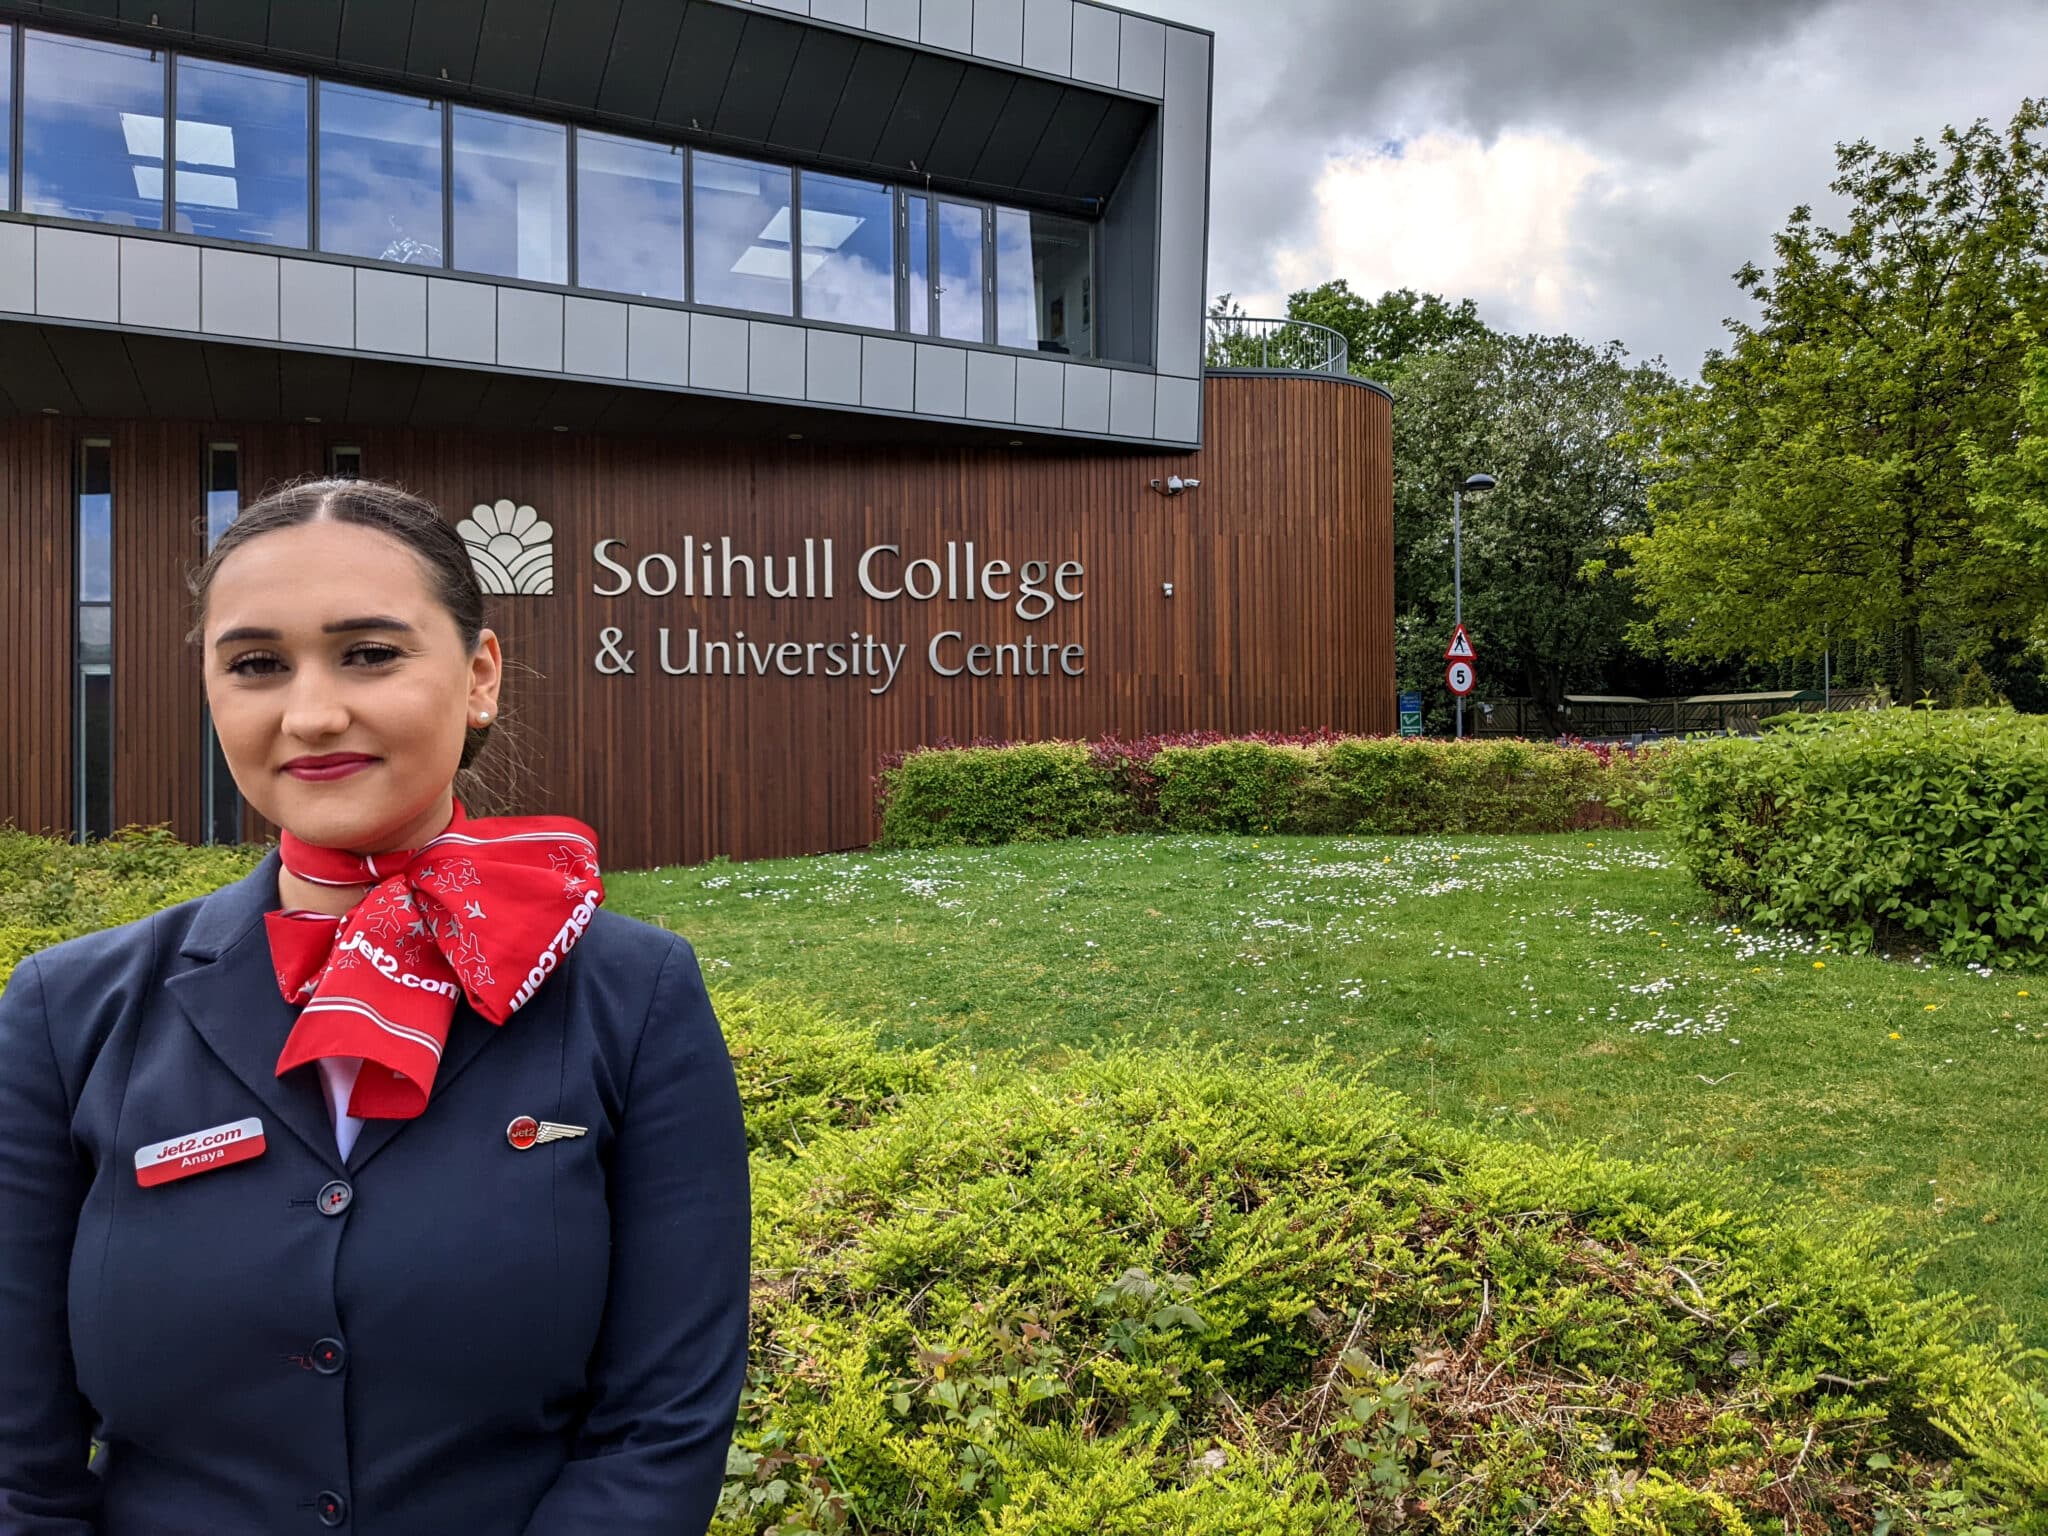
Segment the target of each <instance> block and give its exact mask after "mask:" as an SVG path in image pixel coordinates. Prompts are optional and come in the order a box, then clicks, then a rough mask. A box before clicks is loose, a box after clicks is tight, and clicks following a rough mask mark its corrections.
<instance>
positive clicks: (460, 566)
mask: <svg viewBox="0 0 2048 1536" xmlns="http://www.w3.org/2000/svg"><path fill="white" fill-rule="evenodd" d="M307 523H353V524H354V525H355V526H357V527H359V528H374V529H375V530H376V531H377V532H379V533H383V534H388V535H390V536H391V537H392V538H394V539H396V540H398V542H399V543H401V544H403V545H404V546H405V547H406V548H407V549H409V550H411V551H412V553H413V555H414V557H415V558H416V559H417V560H418V561H419V562H420V565H421V567H422V569H423V570H424V571H425V572H426V577H427V586H428V588H429V590H431V591H432V592H433V594H434V598H435V600H436V601H437V602H439V603H440V605H441V606H442V607H443V608H445V609H447V610H448V616H449V617H450V618H452V619H454V620H455V631H456V633H457V634H458V635H459V636H460V637H461V639H462V648H463V650H464V651H465V652H468V651H473V650H474V649H475V648H476V642H477V636H478V635H480V634H481V633H482V632H483V627H484V594H483V588H482V587H481V586H479V585H478V584H477V579H476V568H475V567H474V566H472V565H471V564H470V562H469V551H468V549H467V548H465V547H464V545H463V542H462V536H461V535H460V534H459V533H457V532H456V531H455V528H454V525H453V524H451V523H450V522H448V521H447V519H445V518H444V517H442V516H441V512H440V509H439V508H437V507H436V506H435V505H434V504H433V503H432V502H431V501H428V500H427V499H426V498H425V497H424V496H415V495H414V494H413V493H412V492H411V491H408V490H405V489H404V488H403V487H401V486H396V485H389V484H387V483H385V482H384V481H381V480H298V481H294V482H293V483H291V484H289V485H284V486H280V487H279V488H278V489H276V490H274V491H272V492H270V494H269V495H267V496H264V497H263V498H261V499H260V500H258V501H257V502H255V503H254V504H253V505H251V506H250V507H248V508H247V509H246V510H244V511H242V512H240V513H238V514H237V515H236V517H235V520H234V521H233V522H232V523H230V524H228V526H227V528H226V529H225V530H224V531H223V532H222V534H221V536H220V538H219V540H218V541H217V542H216V543H215V544H214V546H213V548H212V549H210V550H209V551H207V555H206V558H205V560H203V561H202V562H200V564H199V566H198V567H197V568H196V569H195V570H194V571H193V572H192V574H191V576H190V577H189V578H188V580H187V585H189V586H190V587H191V589H192V600H193V623H192V632H191V633H190V634H188V635H187V636H186V637H185V638H186V640H187V641H189V642H191V643H193V644H198V643H201V641H202V639H203V635H202V631H203V630H204V628H205V624H206V600H207V596H208V594H209V593H210V592H211V591H212V589H213V579H214V577H215V576H217V575H219V574H220V567H221V562H222V561H223V560H225V559H227V558H228V556H230V555H232V554H233V553H234V552H235V551H236V550H238V549H240V548H241V547H242V546H243V545H244V544H247V543H249V542H250V541H251V540H253V539H260V538H262V537H263V535H264V534H266V533H272V532H275V531H276V530H277V529H279V528H298V527H303V526H304V525H305V524H307ZM490 735H491V727H490V726H488V725H483V726H470V727H468V729H467V734H466V735H465V736H464V738H463V742H462V759H461V761H460V763H459V764H458V765H457V768H458V771H466V770H467V769H468V768H469V767H470V765H471V764H472V763H474V762H475V761H476V760H477V757H478V755H479V754H481V753H482V751H483V750H484V746H485V744H486V743H487V742H488V741H489V740H490ZM478 788H481V786H478ZM463 799H464V803H465V804H467V803H468V801H469V799H470V796H469V795H464V796H463Z"/></svg>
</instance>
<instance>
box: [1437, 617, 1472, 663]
mask: <svg viewBox="0 0 2048 1536" xmlns="http://www.w3.org/2000/svg"><path fill="white" fill-rule="evenodd" d="M1478 659H1479V653H1478V652H1477V651H1475V650H1473V649H1472V637H1471V636H1470V635H1468V634H1466V633H1465V626H1464V625H1462V624H1460V625H1459V626H1458V630H1457V633H1456V634H1454V635H1452V636H1451V648H1450V649H1449V650H1448V651H1445V652H1444V660H1445V661H1477V660H1478Z"/></svg>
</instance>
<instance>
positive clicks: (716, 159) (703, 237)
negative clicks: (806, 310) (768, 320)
mask: <svg viewBox="0 0 2048 1536" xmlns="http://www.w3.org/2000/svg"><path fill="white" fill-rule="evenodd" d="M789 178H790V173H789V171H788V170H787V169H786V168H785V167H783V166H779V165H761V164H758V163H756V162H755V161H752V160H734V159H731V158H729V157H727V156H725V155H705V154H695V155H692V156H690V185H691V194H690V195H691V219H692V225H693V227H692V230H691V261H692V264H693V265H692V280H693V281H694V282H695V284H696V293H695V295H694V297H695V299H696V301H697V302H698V303H699V304H716V305H719V306H722V307H723V308H726V309H751V310H756V311H758V312H759V313H761V314H767V315H787V314H790V313H792V312H793V309H792V303H791V299H792V295H791V292H790V287H791V282H790V279H791V276H792V273H793V271H794V264H795V252H794V251H793V250H792V248H791V246H790V222H791V220H790V206H789Z"/></svg>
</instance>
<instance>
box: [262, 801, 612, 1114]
mask: <svg viewBox="0 0 2048 1536" xmlns="http://www.w3.org/2000/svg"><path fill="white" fill-rule="evenodd" d="M278 841H279V844H280V851H281V853H282V855H283V859H284V867H285V868H286V869H288V870H290V871H291V873H293V874H294V875H297V876H298V877H299V878H300V879H301V880H307V881H311V882H312V883H313V884H315V885H368V886H369V887H370V890H369V892H368V893H367V894H366V895H365V896H364V897H363V899H362V900H361V901H359V902H357V903H356V905H355V906H354V907H352V908H350V909H349V911H348V912H347V913H346V914H345V915H344V916H341V917H334V916H330V915H328V914H326V913H319V912H304V911H284V912H270V913H266V914H265V916H264V922H265V924H266V926H267V927H268V928H269V930H270V958H271V961H272V963H273V964H274V965H275V966H276V968H277V984H278V986H279V987H280V988H281V989H282V990H283V992H284V996H285V1001H286V1002H288V1003H303V1004H304V1007H303V1008H301V1009H300V1012H299V1018H298V1022H297V1023H296V1024H294V1025H293V1026H292V1032H291V1035H290V1037H289V1038H288V1039H287V1040H286V1041H285V1044H284V1054H283V1055H281V1056H280V1057H278V1060H277V1072H278V1075H279V1076H280V1077H282V1076H283V1075H284V1074H285V1073H286V1072H289V1071H290V1070H291V1069H292V1068H293V1067H298V1066H303V1065H305V1064H306V1063H307V1062H309V1061H314V1060H317V1059H319V1058H321V1057H323V1056H344V1057H348V1056H353V1057H360V1058H361V1059H362V1061H363V1069H362V1071H361V1073H360V1074H359V1075H358V1076H357V1078H356V1086H355V1090H354V1092H353V1093H351V1094H350V1096H349V1105H348V1112H349V1113H350V1114H352V1115H355V1116H357V1117H359V1118H361V1119H365V1120H409V1119H411V1118H412V1117H413V1116H415V1115H417V1114H418V1113H420V1111H421V1110H423V1109H425V1108H426V1107H427V1096H428V1095H429V1094H430V1093H431V1092H432V1091H433V1087H434V1073H435V1071H436V1070H437V1069H438V1068H439V1067H440V1065H441V1047H442V1046H443V1045H444V1044H445V1043H446V1042H447V1039H448V1024H449V1021H450V1020H451V1019H453V1018H454V1017H455V1003H456V999H457V997H458V996H462V997H467V998H468V999H469V1002H470V1006H471V1007H473V1008H474V1009H476V1011H477V1012H478V1013H480V1014H482V1015H483V1016H484V1017H485V1018H487V1019H489V1020H490V1021H491V1022H492V1023H493V1024H503V1023H504V1022H505V1020H506V1019H508V1018H510V1017H511V1015H512V1013H513V1012H514V1010H516V1009H518V1008H519V1007H521V1006H522V1005H523V1004H525V1003H526V1002H527V1000H528V999H530V998H531V997H532V996H533V994H534V993H535V992H536V991H537V990H538V989H539V987H540V984H541V982H542V981H543V980H545V979H546V977H547V974H548V973H549V972H550V971H552V970H553V969H554V968H555V966H556V965H557V964H559V963H560V962H561V959H562V957H563V956H564V955H566V954H568V953H569V951H570V950H571V949H572V948H573V947H574V946H575V943H576V941H577V940H578V939H580V938H581V937H582V936H583V930H584V929H585V928H587V927H589V926H590V919H591V916H592V914H594V913H595V912H596V911H597V908H598V904H599V903H600V902H602V901H603V900H604V882H603V881H602V880H600V879H599V878H598V872H597V834H596V833H595V832H593V831H591V830H590V828H588V827H586V826H585V825H584V824H583V823H582V822H580V821H572V820H571V819H570V818H568V817H566V816H503V817H494V818H490V819H487V820H482V821H471V820H470V819H469V817H468V815H467V814H466V813H465V812H464V811H463V809H462V802H461V801H459V800H458V801H457V802H456V803H455V817H454V819H453V820H452V821H450V822H449V823H448V830H447V831H445V832H443V833H442V834H441V835H440V836H439V837H437V838H435V839H434V840H433V841H432V842H430V843H428V844H427V845H426V846H425V847H424V848H417V849H401V850H399V851H397V852H395V853H380V854H373V855H370V856H368V857H365V856H363V855H360V854H353V853H344V852H342V851H340V850H338V849H334V848H316V847H314V846H313V845H312V844H311V843H305V842H301V841H300V840H299V839H298V838H296V837H294V836H292V834H291V833H289V832H285V833H283V834H281V836H280V837H279V839H278Z"/></svg>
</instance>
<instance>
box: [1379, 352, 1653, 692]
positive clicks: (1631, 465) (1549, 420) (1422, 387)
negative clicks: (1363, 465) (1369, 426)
mask: <svg viewBox="0 0 2048 1536" xmlns="http://www.w3.org/2000/svg"><path fill="white" fill-rule="evenodd" d="M1671 387H1672V379H1671V376H1670V375H1669V374H1668V373H1666V372H1665V371H1664V369H1663V367H1662V366H1661V364H1659V363H1655V362H1651V363H1631V362H1629V361H1628V359H1627V353H1626V351H1625V350H1624V349H1623V347H1622V345H1621V344H1620V343H1619V342H1608V343H1607V344H1606V345H1604V346H1601V347H1594V346H1590V345H1588V344H1587V343H1585V342H1582V341H1579V340H1576V339H1574V338H1573V337H1570V336H1498V335H1494V334H1492V333H1490V332H1489V333H1485V334H1482V335H1478V336H1472V337H1466V338H1464V339H1461V340H1456V341H1453V342H1451V343H1449V344H1447V345H1443V346H1439V347H1435V348H1431V349H1427V350H1424V351H1421V352H1418V353H1415V354H1413V355H1412V356H1410V357H1409V358H1408V359H1407V361H1406V365H1405V367H1404V369H1403V373H1402V378H1401V383H1400V387H1399V389H1398V390H1397V392H1396V393H1397V401H1398V403H1397V405H1396V408H1395V412H1394V548H1395V579H1394V584H1395V593H1396V599H1395V606H1396V611H1397V613H1398V614H1399V615H1400V617H1399V619H1397V622H1396V632H1397V634H1398V635H1400V636H1401V637H1403V639H1404V641H1405V642H1407V643H1404V644H1403V645H1402V646H1401V648H1400V650H1399V652H1398V660H1399V662H1400V664H1401V671H1400V681H1401V686H1402V687H1404V688H1419V689H1422V690H1423V691H1424V692H1425V695H1426V696H1431V697H1436V698H1441V697H1442V691H1441V690H1442V686H1443V662H1442V654H1443V648H1444V642H1445V641H1446V640H1447V639H1448V638H1449V635H1450V629H1451V610H1452V600H1451V599H1452V592H1451V492H1452V490H1453V488H1455V487H1456V486H1457V485H1458V484H1460V483H1461V482H1462V481H1463V480H1464V478H1465V477H1466V476H1467V475H1469V474H1472V473H1474V472H1475V471H1479V470H1485V471H1487V472H1488V473H1490V474H1493V475H1494V476H1496V477H1497V478H1498V480H1499V486H1498V488H1497V489H1496V490H1494V491H1491V492H1489V493H1488V494H1487V495H1485V496H1483V497H1477V498H1473V497H1468V498H1466V502H1465V508H1464V519H1463V521H1464V550H1465V584H1464V585H1465V624H1466V627H1467V628H1468V629H1469V630H1470V631H1471V633H1472V638H1473V643H1474V644H1475V645H1476V646H1477V647H1478V649H1479V653H1480V668H1479V670H1480V680H1481V683H1482V691H1486V685H1489V684H1493V683H1495V682H1497V681H1504V682H1506V684H1507V685H1508V687H1509V689H1510V690H1512V691H1514V692H1518V693H1524V694H1527V695H1528V696H1530V697H1532V698H1534V699H1536V700H1537V701H1538V702H1539V703H1541V704H1542V705H1543V706H1544V707H1545V708H1546V709H1547V710H1548V711H1549V714H1550V724H1551V729H1553V730H1557V729H1561V728H1562V725H1563V719H1564V717H1563V713H1562V709H1563V704H1564V696H1565V694H1566V693H1567V692H1569V691H1573V690H1574V689H1577V688H1582V687H1588V686H1597V685H1598V683H1599V681H1600V678H1601V675H1602V670H1603V667H1604V666H1605V664H1606V663H1607V662H1608V660H1609V659H1610V658H1611V657H1613V656H1614V655H1615V654H1616V653H1618V652H1620V651H1621V650H1622V649H1623V648H1624V635H1625V632H1626V630H1627V627H1628V626H1629V624H1630V623H1631V622H1633V621H1634V620H1635V619H1636V617H1637V614H1636V611H1635V605H1634V600H1633V596H1632V594H1631V593H1630V591H1629V590H1628V589H1627V588H1625V587H1624V586H1622V584H1621V583H1620V582H1619V580H1618V579H1617V575H1618V572H1619V570H1620V568H1621V567H1622V566H1623V565H1624V563H1625V557H1624V555H1623V552H1622V546H1621V541H1622V539H1623V538H1624V537H1625V536H1626V535H1628V534H1630V533H1633V532H1639V531H1641V530H1642V529H1643V528H1644V527H1645V526H1646V522H1645V517H1646V508H1645V493H1646V490H1647V486H1648V475H1647V472H1646V469H1645V467H1644V464H1643V459H1642V450H1641V446H1640V442H1639V439H1638V438H1637V436H1636V434H1635V422H1636V420H1637V418H1638V415H1639V414H1640V411H1641V409H1642V406H1643V403H1644V402H1645V401H1646V400H1648V399H1650V398H1653V397H1655V396H1657V395H1659V394H1661V393H1663V392H1664V391H1667V390H1669V389H1670V388H1671ZM1427 636H1433V637H1434V640H1435V643H1434V646H1433V647H1431V646H1429V645H1428V644H1427V643H1426V641H1425V640H1422V639H1419V638H1418V637H1427ZM1417 673H1419V674H1420V675H1416V674H1417Z"/></svg>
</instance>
